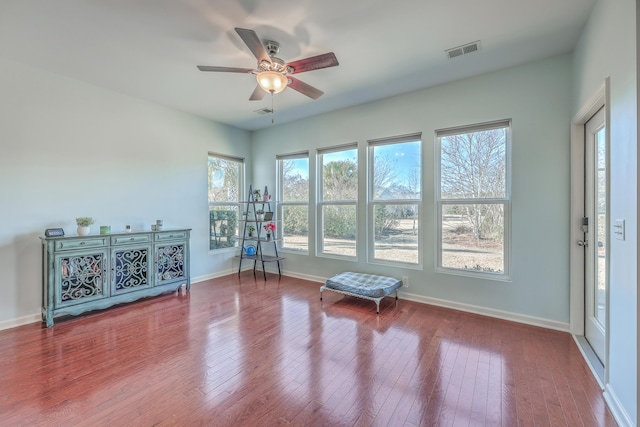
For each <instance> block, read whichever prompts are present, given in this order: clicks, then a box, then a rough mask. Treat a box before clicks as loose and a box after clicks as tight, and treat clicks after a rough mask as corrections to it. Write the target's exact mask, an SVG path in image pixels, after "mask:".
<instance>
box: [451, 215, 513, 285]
mask: <svg viewBox="0 0 640 427" xmlns="http://www.w3.org/2000/svg"><path fill="white" fill-rule="evenodd" d="M442 267H444V268H455V269H460V270H469V271H482V272H492V273H503V272H504V204H503V203H486V204H474V205H449V204H444V205H442Z"/></svg>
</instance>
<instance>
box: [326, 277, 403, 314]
mask: <svg viewBox="0 0 640 427" xmlns="http://www.w3.org/2000/svg"><path fill="white" fill-rule="evenodd" d="M401 286H402V280H398V279H395V278H393V277H386V276H377V275H374V274H363V273H353V272H350V271H348V272H346V273H340V274H337V275H335V276H333V277H331V278H329V279H327V281H326V282H325V284H324V285H322V286H320V300H321V301H322V291H324V290H327V291H333V292H338V293H341V294H344V295H349V296H353V297H358V298H364V299H368V300H371V301H375V303H376V313H378V314H380V301H381V300H382V298H384V297H386V296H388V295H391V294H392V293H393V292H395V293H396V300H397V299H398V288H400V287H401Z"/></svg>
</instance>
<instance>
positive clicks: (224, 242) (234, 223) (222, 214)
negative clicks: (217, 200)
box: [209, 205, 238, 249]
mask: <svg viewBox="0 0 640 427" xmlns="http://www.w3.org/2000/svg"><path fill="white" fill-rule="evenodd" d="M209 226H210V227H209V228H210V236H211V239H210V243H209V249H221V248H231V247H234V246H236V245H237V237H236V236H237V235H238V206H231V205H229V206H212V207H210V209H209Z"/></svg>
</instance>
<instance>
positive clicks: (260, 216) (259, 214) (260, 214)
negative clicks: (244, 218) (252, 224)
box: [256, 209, 264, 221]
mask: <svg viewBox="0 0 640 427" xmlns="http://www.w3.org/2000/svg"><path fill="white" fill-rule="evenodd" d="M256 217H257V218H258V221H264V210H262V209H258V210H257V211H256Z"/></svg>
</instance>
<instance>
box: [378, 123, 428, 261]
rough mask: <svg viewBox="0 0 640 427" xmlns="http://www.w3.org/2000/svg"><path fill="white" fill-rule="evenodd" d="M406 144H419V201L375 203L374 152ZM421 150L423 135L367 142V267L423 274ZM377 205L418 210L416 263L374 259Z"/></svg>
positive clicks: (401, 200) (413, 134) (416, 134)
mask: <svg viewBox="0 0 640 427" xmlns="http://www.w3.org/2000/svg"><path fill="white" fill-rule="evenodd" d="M407 142H419V143H420V154H419V156H420V170H419V179H420V197H419V198H417V199H376V198H375V195H374V191H375V189H374V179H375V154H374V151H375V148H376V147H380V146H384V145H393V144H403V143H407ZM423 147H424V141H423V140H422V132H416V133H412V134H407V135H399V136H394V137H389V138H378V139H370V140H368V141H367V147H366V149H367V187H368V188H367V216H368V218H369V221H367V262H368V263H370V264H379V265H388V266H395V267H402V268H407V269H415V270H422V268H423V258H424V250H423V236H424V233H423V231H422V228H423V227H422V226H421V225H422V224H423V223H424V219H423V215H424V182H423V176H424V162H423ZM380 205H404V206H408V205H411V206H414V205H417V207H418V236H417V239H418V257H417V258H418V262H417V263H413V262H402V261H396V260H390V259H385V258H376V257H375V245H376V242H375V221H376V218H375V209H376V206H380Z"/></svg>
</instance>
